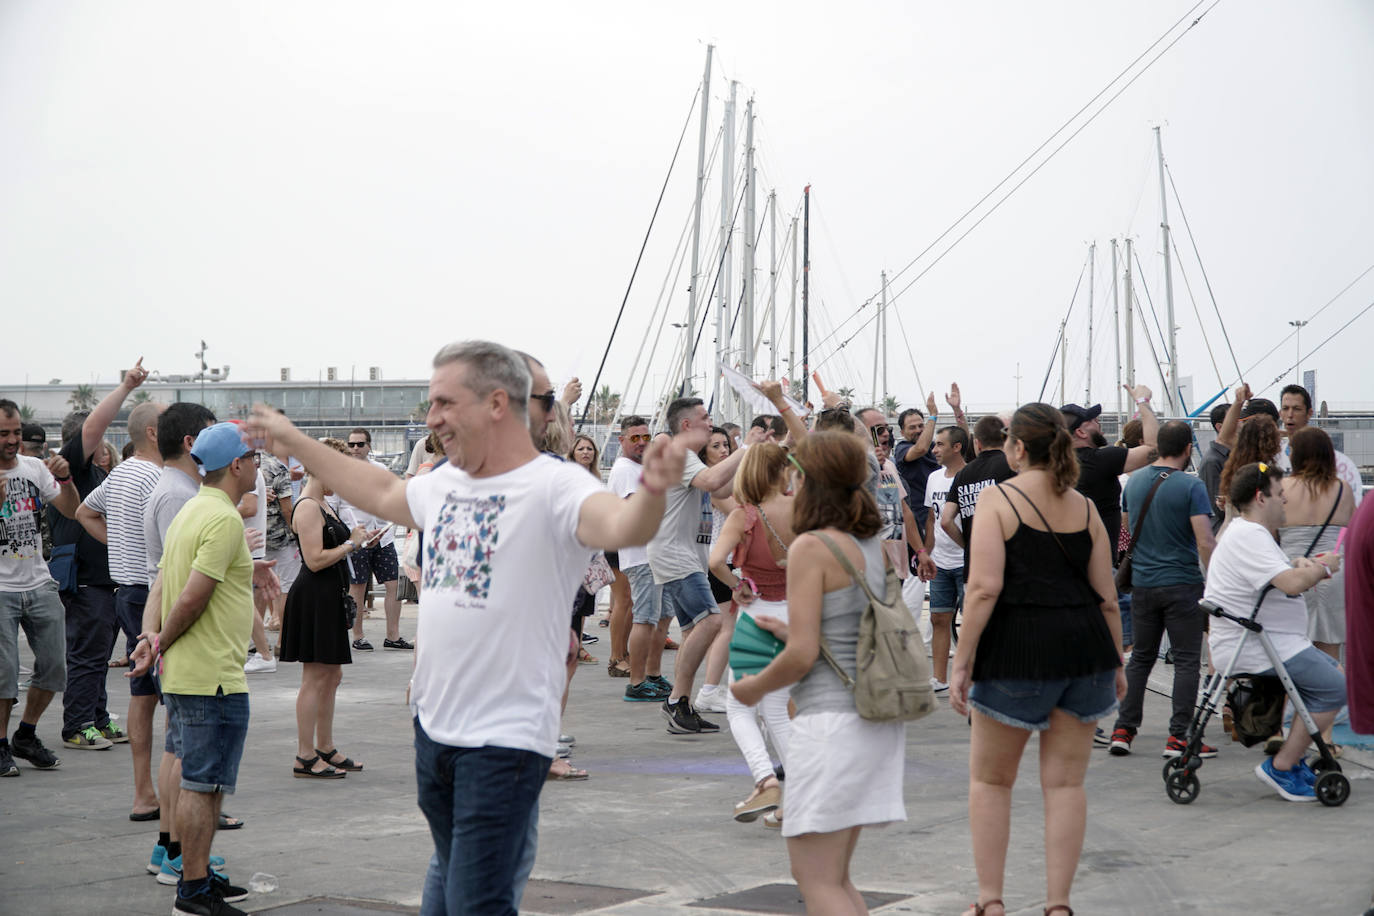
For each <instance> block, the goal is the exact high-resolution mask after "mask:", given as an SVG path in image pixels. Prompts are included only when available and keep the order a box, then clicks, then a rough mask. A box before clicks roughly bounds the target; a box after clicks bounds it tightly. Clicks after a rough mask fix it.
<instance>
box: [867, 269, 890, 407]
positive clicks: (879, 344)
mask: <svg viewBox="0 0 1374 916" xmlns="http://www.w3.org/2000/svg"><path fill="white" fill-rule="evenodd" d="M886 276H887V275H886V274H883V277H884V278H886ZM882 358H883V307H882V306H881V305H879V306H878V315H877V320H876V321H874V322H873V388H872V390H871V391H870V392H869V397H868V403H870V404H877V403H878V363H879V362H881V361H882Z"/></svg>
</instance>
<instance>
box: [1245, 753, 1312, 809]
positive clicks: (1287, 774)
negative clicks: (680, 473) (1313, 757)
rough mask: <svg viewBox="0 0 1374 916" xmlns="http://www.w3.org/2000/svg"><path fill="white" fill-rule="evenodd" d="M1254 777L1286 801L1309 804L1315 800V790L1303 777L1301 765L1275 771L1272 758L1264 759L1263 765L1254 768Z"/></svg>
mask: <svg viewBox="0 0 1374 916" xmlns="http://www.w3.org/2000/svg"><path fill="white" fill-rule="evenodd" d="M1255 775H1256V776H1258V777H1259V778H1260V781H1261V782H1263V783H1266V784H1267V785H1268V786H1269V787H1270V788H1272V789H1273V790H1274V791H1275V792H1278V793H1279V796H1280V797H1282V798H1283V799H1285V800H1287V801H1292V802H1310V801H1316V800H1317V793H1316V790H1314V789H1313V788H1312V783H1310V782H1308V781H1307V780H1306V778H1305V777H1304V776H1303V773H1302V765H1301V764H1300V765H1298V766H1296V767H1294V768H1293V769H1291V770H1276V769H1274V758H1273V757H1266V758H1264V762H1263V763H1261V764H1259V765H1258V766H1256V767H1255Z"/></svg>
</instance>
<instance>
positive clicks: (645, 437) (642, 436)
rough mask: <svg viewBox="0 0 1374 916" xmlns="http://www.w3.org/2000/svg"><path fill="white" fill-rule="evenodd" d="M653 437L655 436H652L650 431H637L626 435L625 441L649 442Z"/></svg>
mask: <svg viewBox="0 0 1374 916" xmlns="http://www.w3.org/2000/svg"><path fill="white" fill-rule="evenodd" d="M651 438H653V437H652V436H650V435H649V434H648V433H635V434H634V435H633V436H626V437H625V441H626V442H648V441H649V440H650V439H651Z"/></svg>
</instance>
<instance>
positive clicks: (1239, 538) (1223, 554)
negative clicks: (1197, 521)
mask: <svg viewBox="0 0 1374 916" xmlns="http://www.w3.org/2000/svg"><path fill="white" fill-rule="evenodd" d="M1292 565H1293V564H1292V561H1290V560H1289V559H1288V557H1287V556H1285V555H1284V552H1283V549H1282V548H1281V547H1279V545H1278V544H1276V543H1275V542H1274V536H1273V535H1272V534H1270V533H1269V529H1267V528H1265V527H1264V526H1263V525H1259V524H1256V523H1255V522H1251V521H1246V520H1245V519H1244V518H1235V519H1232V520H1231V523H1230V524H1229V525H1227V526H1226V530H1225V531H1224V532H1222V535H1221V539H1220V540H1218V541H1217V546H1216V550H1214V551H1212V561H1211V562H1210V563H1208V564H1207V586H1206V590H1205V591H1204V592H1203V597H1204V598H1206V599H1207V600H1209V601H1213V602H1216V603H1217V604H1218V605H1220V606H1221V609H1222V610H1224V611H1226V612H1227V613H1230V614H1235V615H1236V616H1237V617H1249V616H1250V612H1251V611H1252V610H1254V608H1255V601H1256V599H1258V598H1259V593H1260V590H1261V589H1263V588H1264V586H1266V585H1268V584H1269V582H1270V580H1272V579H1273V578H1274V577H1275V576H1277V575H1278V574H1279V573H1281V572H1283V571H1284V570H1286V569H1290V568H1291V567H1292ZM1256 619H1257V620H1258V621H1259V623H1260V625H1261V626H1263V627H1264V632H1265V633H1267V634H1268V635H1269V639H1270V641H1271V642H1272V643H1273V644H1274V649H1275V650H1276V651H1277V652H1278V653H1279V658H1280V659H1282V660H1283V661H1287V660H1288V659H1290V658H1292V657H1293V656H1295V655H1297V654H1298V653H1299V652H1301V651H1302V650H1304V649H1306V648H1307V647H1308V646H1310V645H1312V643H1311V642H1309V641H1308V639H1307V602H1305V601H1303V599H1302V597H1301V596H1296V597H1293V596H1289V595H1285V594H1284V593H1283V592H1281V591H1280V590H1279V589H1277V588H1271V589H1270V590H1269V593H1268V594H1267V595H1265V596H1264V603H1263V604H1261V605H1260V611H1259V617H1258V618H1256ZM1245 632H1246V631H1245V630H1244V629H1242V628H1241V627H1240V626H1238V625H1237V624H1234V623H1232V622H1231V621H1229V620H1226V619H1225V618H1218V617H1213V618H1212V621H1211V632H1210V634H1209V635H1208V643H1209V645H1210V646H1211V648H1212V658H1213V659H1214V660H1215V662H1216V665H1217V667H1218V668H1225V666H1226V665H1227V663H1228V662H1229V661H1230V659H1231V656H1232V655H1233V654H1235V651H1236V646H1237V645H1239V644H1240V639H1241V634H1243V633H1245ZM1271 667H1272V664H1271V663H1270V661H1269V656H1267V655H1265V653H1264V647H1263V646H1261V645H1260V641H1259V638H1258V637H1256V636H1254V635H1253V634H1252V635H1251V636H1249V638H1247V639H1246V640H1245V647H1244V648H1243V649H1242V650H1241V655H1240V658H1239V659H1238V660H1237V664H1236V667H1235V669H1234V670H1235V673H1237V674H1245V673H1250V674H1256V673H1259V672H1261V671H1267V670H1268V669H1269V668H1271Z"/></svg>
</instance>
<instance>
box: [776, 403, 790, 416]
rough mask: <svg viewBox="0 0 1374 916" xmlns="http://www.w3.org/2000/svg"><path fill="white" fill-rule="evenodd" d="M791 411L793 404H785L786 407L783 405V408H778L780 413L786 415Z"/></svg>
mask: <svg viewBox="0 0 1374 916" xmlns="http://www.w3.org/2000/svg"><path fill="white" fill-rule="evenodd" d="M791 409H792V405H791V404H784V405H782V406H781V407H779V408H778V413H780V414H784V413H787V412H788V411H789V410H791Z"/></svg>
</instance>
